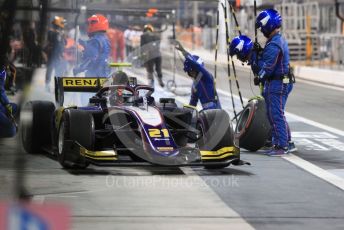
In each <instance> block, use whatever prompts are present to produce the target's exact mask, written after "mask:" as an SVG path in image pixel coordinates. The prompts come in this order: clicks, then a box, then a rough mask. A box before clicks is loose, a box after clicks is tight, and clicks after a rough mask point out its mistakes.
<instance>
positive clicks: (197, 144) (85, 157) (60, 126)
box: [21, 77, 243, 168]
mask: <svg viewBox="0 0 344 230" xmlns="http://www.w3.org/2000/svg"><path fill="white" fill-rule="evenodd" d="M110 79H111V78H110ZM65 92H95V95H94V96H92V97H91V98H89V104H88V105H87V106H81V107H77V106H72V107H64V106H63V104H64V95H65ZM153 92H154V89H153V88H151V87H150V86H146V85H138V84H137V83H136V81H135V79H134V78H131V80H130V81H129V82H128V84H123V85H113V84H110V83H109V81H107V79H105V78H81V77H77V78H74V77H64V78H56V79H55V97H56V102H57V105H58V108H55V105H54V103H52V102H48V101H30V102H28V103H26V104H25V106H24V113H25V114H26V115H27V114H30V116H25V117H29V118H30V119H27V118H26V120H25V121H23V122H22V124H21V125H22V127H21V136H22V143H23V146H24V149H25V150H26V151H27V152H28V153H39V152H49V153H53V154H56V155H57V158H58V161H59V162H60V164H61V165H62V166H63V167H65V168H70V167H78V168H86V167H87V166H88V165H89V164H90V163H91V164H94V165H100V166H117V165H142V164H147V163H150V164H154V165H162V166H204V167H206V168H223V167H227V166H228V165H230V164H234V165H240V164H242V163H243V162H242V161H241V160H240V150H239V148H238V147H237V144H236V142H235V140H234V134H233V128H232V126H231V122H230V118H229V115H228V114H227V113H226V112H225V111H224V110H206V111H201V112H198V111H197V110H196V109H195V108H192V107H189V106H184V107H182V108H181V107H178V106H177V104H176V103H175V101H174V99H173V98H161V99H160V101H159V103H157V102H155V99H154V97H152V93H153Z"/></svg>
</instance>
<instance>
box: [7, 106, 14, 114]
mask: <svg viewBox="0 0 344 230" xmlns="http://www.w3.org/2000/svg"><path fill="white" fill-rule="evenodd" d="M6 110H7V112H8V113H9V114H10V115H12V113H13V108H12V105H11V104H7V105H6Z"/></svg>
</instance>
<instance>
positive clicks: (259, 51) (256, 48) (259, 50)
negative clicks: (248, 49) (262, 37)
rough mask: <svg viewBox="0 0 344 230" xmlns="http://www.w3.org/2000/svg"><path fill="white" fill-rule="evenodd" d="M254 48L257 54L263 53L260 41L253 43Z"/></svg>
mask: <svg viewBox="0 0 344 230" xmlns="http://www.w3.org/2000/svg"><path fill="white" fill-rule="evenodd" d="M253 50H254V51H256V52H257V54H259V53H261V52H262V51H263V48H262V46H261V45H260V44H259V43H258V42H255V43H254V44H253Z"/></svg>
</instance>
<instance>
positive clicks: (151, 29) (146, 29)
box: [143, 24, 154, 32]
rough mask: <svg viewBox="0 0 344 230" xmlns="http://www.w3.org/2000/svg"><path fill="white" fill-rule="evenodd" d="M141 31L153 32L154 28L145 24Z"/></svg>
mask: <svg viewBox="0 0 344 230" xmlns="http://www.w3.org/2000/svg"><path fill="white" fill-rule="evenodd" d="M143 31H144V32H147V31H150V32H154V27H153V26H152V25H151V24H147V25H145V26H144V27H143Z"/></svg>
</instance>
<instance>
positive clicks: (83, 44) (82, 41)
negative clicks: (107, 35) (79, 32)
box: [78, 39, 87, 48]
mask: <svg viewBox="0 0 344 230" xmlns="http://www.w3.org/2000/svg"><path fill="white" fill-rule="evenodd" d="M78 43H79V45H81V46H82V47H84V48H85V47H86V45H87V42H86V41H84V40H82V39H79V40H78Z"/></svg>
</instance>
